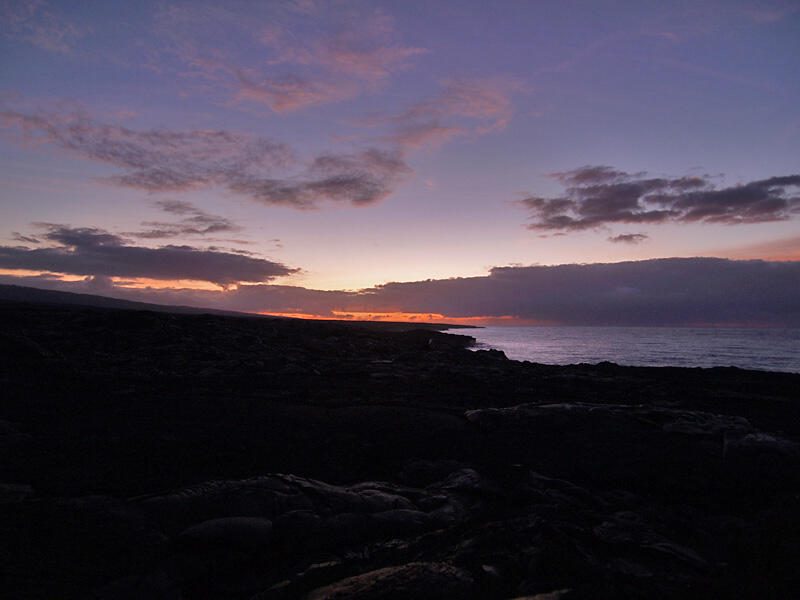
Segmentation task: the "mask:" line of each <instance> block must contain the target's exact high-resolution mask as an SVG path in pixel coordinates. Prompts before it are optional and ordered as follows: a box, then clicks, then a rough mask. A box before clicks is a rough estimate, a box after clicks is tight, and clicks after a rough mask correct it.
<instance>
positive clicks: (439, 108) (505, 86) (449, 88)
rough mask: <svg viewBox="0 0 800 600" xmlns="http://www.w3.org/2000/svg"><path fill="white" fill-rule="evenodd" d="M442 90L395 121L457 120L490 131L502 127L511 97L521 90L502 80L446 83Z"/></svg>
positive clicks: (510, 107) (518, 85)
mask: <svg viewBox="0 0 800 600" xmlns="http://www.w3.org/2000/svg"><path fill="white" fill-rule="evenodd" d="M442 87H443V89H442V90H441V91H440V92H439V93H438V94H436V95H435V96H433V97H432V98H430V99H428V100H425V101H423V102H420V103H418V104H415V105H413V106H411V107H410V108H409V109H407V110H406V111H405V112H403V113H401V114H400V115H398V116H397V117H396V119H397V120H399V121H408V120H414V119H419V118H425V119H426V118H431V117H437V118H441V117H447V116H457V117H469V118H472V119H479V120H488V121H491V122H492V123H490V124H489V126H490V127H502V126H504V125H505V124H506V123H507V122H508V120H509V119H510V118H511V115H512V113H513V104H512V102H511V94H512V93H513V92H517V91H520V90H522V89H523V85H522V84H521V83H520V82H519V81H517V80H515V79H510V78H503V77H489V78H477V77H465V78H461V79H447V80H444V81H443V82H442Z"/></svg>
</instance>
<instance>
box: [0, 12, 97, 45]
mask: <svg viewBox="0 0 800 600" xmlns="http://www.w3.org/2000/svg"><path fill="white" fill-rule="evenodd" d="M0 13H2V15H3V17H2V19H0V23H2V25H0V32H2V33H3V34H4V35H6V36H8V37H11V38H16V39H21V40H25V41H27V42H29V43H31V44H33V45H34V46H38V47H39V48H42V49H44V50H50V51H52V52H61V53H67V52H69V51H70V50H71V49H72V47H73V46H74V45H75V43H76V42H77V40H78V39H79V38H80V37H81V36H83V35H84V34H85V28H82V27H79V26H78V25H77V24H75V23H73V22H71V21H69V20H68V19H66V18H64V17H63V16H61V15H59V14H58V11H57V10H56V9H55V7H54V6H53V5H52V4H50V3H48V2H46V1H45V0H3V1H2V2H0Z"/></svg>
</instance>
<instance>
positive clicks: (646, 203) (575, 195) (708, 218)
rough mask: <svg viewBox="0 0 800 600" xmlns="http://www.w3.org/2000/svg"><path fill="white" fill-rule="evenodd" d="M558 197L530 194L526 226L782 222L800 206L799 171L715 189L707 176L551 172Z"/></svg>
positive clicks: (603, 170)
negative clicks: (559, 189)
mask: <svg viewBox="0 0 800 600" xmlns="http://www.w3.org/2000/svg"><path fill="white" fill-rule="evenodd" d="M552 176H553V177H555V178H556V179H558V180H559V181H561V183H562V184H564V185H565V186H566V189H565V192H564V194H563V195H562V196H559V197H556V198H542V197H538V196H529V197H527V198H524V199H523V200H521V201H520V203H521V204H522V205H523V206H524V207H525V208H527V209H528V210H529V211H530V214H531V219H532V222H531V223H530V224H529V225H528V227H529V228H530V229H536V230H556V231H581V230H585V229H593V228H598V227H603V226H606V225H609V224H612V223H638V224H644V223H653V224H656V223H667V222H678V223H693V222H694V223H722V224H726V225H738V224H747V223H763V222H767V221H783V220H787V219H789V218H791V217H792V216H793V215H794V214H797V212H798V211H800V195H798V191H800V190H799V189H798V188H800V175H789V176H784V177H771V178H768V179H762V180H758V181H752V182H750V183H746V184H743V185H737V186H731V187H727V188H722V189H716V188H715V187H714V185H713V184H712V183H711V181H710V179H709V177H708V176H705V177H678V178H663V177H662V178H648V177H646V173H637V174H629V173H625V172H623V171H617V170H615V169H612V168H611V167H582V168H579V169H575V170H573V171H567V172H563V173H554V174H552Z"/></svg>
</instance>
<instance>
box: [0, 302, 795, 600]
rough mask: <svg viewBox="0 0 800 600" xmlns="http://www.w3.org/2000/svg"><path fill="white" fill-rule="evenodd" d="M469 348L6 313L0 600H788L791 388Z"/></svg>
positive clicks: (7, 305)
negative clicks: (523, 358)
mask: <svg viewBox="0 0 800 600" xmlns="http://www.w3.org/2000/svg"><path fill="white" fill-rule="evenodd" d="M414 327H421V328H416V329H415V328H414ZM464 332H465V333H466V334H468V333H469V330H468V329H465V330H464ZM470 341H471V338H469V337H467V336H456V335H449V334H442V333H439V332H437V331H435V330H434V329H432V328H424V327H422V326H413V325H407V324H406V325H402V326H400V325H394V326H392V325H380V324H358V323H338V322H321V321H301V320H290V319H272V318H262V317H235V316H221V315H203V314H172V313H168V312H151V311H140V310H119V309H112V308H93V307H85V306H67V305H58V304H37V303H24V302H8V301H6V302H0V398H2V402H0V581H2V582H3V583H2V588H1V589H0V595H2V596H3V597H8V598H31V599H32V598H62V599H70V598H93V599H103V600H105V599H117V598H120V599H134V598H135V599H139V598H141V599H145V598H146V599H170V600H177V599H179V598H180V599H184V600H192V599H201V598H202V599H212V598H222V599H242V600H245V599H252V600H269V599H288V598H309V599H314V600H322V599H326V600H334V599H336V600H344V599H359V600H360V599H367V598H377V599H384V600H385V599H400V598H424V599H442V600H444V599H448V600H449V599H456V600H457V599H482V598H498V599H512V598H538V599H539V600H545V599H549V600H552V599H564V600H569V599H584V598H585V599H596V598H601V599H602V598H609V599H610V598H648V599H660V598H704V599H705V598H726V597H729V598H791V597H797V596H796V595H795V593H796V587H795V586H796V584H797V583H798V575H797V565H798V564H800V562H799V560H800V375H798V374H788V373H766V372H759V371H746V370H741V369H736V368H714V369H679V368H634V367H623V366H618V365H615V364H612V363H600V364H598V365H572V366H548V365H541V364H532V363H521V362H515V361H510V360H507V359H506V358H505V356H504V355H503V354H502V353H501V352H497V351H477V352H473V351H470V350H468V349H467V346H468V345H469V343H470Z"/></svg>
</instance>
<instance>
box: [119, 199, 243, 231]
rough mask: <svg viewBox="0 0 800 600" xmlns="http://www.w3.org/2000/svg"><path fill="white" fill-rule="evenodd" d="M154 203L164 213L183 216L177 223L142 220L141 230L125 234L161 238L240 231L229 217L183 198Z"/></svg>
mask: <svg viewBox="0 0 800 600" xmlns="http://www.w3.org/2000/svg"><path fill="white" fill-rule="evenodd" d="M155 205H156V206H157V207H158V208H160V209H161V210H163V211H164V212H166V213H169V214H173V215H177V216H179V217H183V218H182V219H180V221H178V222H177V223H171V222H165V221H142V225H143V226H144V227H147V228H148V229H145V230H143V231H132V232H126V233H125V235H127V236H130V237H135V238H141V239H162V238H169V237H180V236H183V235H200V236H208V235H211V234H215V233H224V232H235V231H241V230H242V228H241V227H240V226H238V225H236V224H235V223H234V222H233V221H231V220H230V219H227V218H225V217H221V216H219V215H212V214H209V213H207V212H205V211H202V210H200V209H199V208H197V207H196V206H195V205H194V204H192V203H191V202H186V201H183V200H159V201H157V202H156V203H155Z"/></svg>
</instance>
